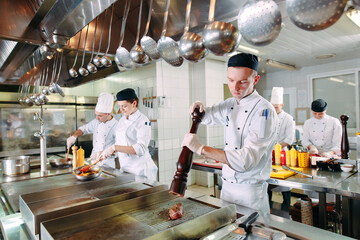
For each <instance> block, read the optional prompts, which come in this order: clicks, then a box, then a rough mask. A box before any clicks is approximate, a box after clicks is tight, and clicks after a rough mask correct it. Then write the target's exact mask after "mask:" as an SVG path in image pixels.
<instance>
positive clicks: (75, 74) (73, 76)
mask: <svg viewBox="0 0 360 240" xmlns="http://www.w3.org/2000/svg"><path fill="white" fill-rule="evenodd" d="M81 34H82V30H81V31H80V35H79V41H78V44H77V48H76V55H75V60H74V63H73V65H72V67H71V68H70V69H69V74H70V76H71V77H72V78H77V77H78V73H77V71H76V69H75V64H76V61H77V58H78V55H79V46H80V41H81Z"/></svg>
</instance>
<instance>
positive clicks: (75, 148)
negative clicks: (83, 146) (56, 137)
mask: <svg viewBox="0 0 360 240" xmlns="http://www.w3.org/2000/svg"><path fill="white" fill-rule="evenodd" d="M77 149H78V147H77V146H75V145H74V146H72V147H71V150H72V154H73V160H72V167H73V169H75V168H77V167H79V166H78V159H77Z"/></svg>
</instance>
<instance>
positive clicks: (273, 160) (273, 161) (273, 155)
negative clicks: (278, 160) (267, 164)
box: [271, 150, 275, 165]
mask: <svg viewBox="0 0 360 240" xmlns="http://www.w3.org/2000/svg"><path fill="white" fill-rule="evenodd" d="M271 164H272V165H275V150H272V160H271Z"/></svg>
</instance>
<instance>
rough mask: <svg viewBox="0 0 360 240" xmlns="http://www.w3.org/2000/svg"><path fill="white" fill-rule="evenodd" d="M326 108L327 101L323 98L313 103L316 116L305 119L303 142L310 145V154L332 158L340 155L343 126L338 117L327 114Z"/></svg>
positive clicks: (313, 111) (312, 108) (304, 144)
mask: <svg viewBox="0 0 360 240" xmlns="http://www.w3.org/2000/svg"><path fill="white" fill-rule="evenodd" d="M326 109H327V103H326V102H325V101H324V100H323V99H316V100H315V101H313V102H312V103H311V110H312V114H313V116H314V117H312V118H310V119H308V120H306V121H305V123H304V128H303V129H304V134H303V136H302V139H301V142H302V145H303V146H306V147H308V149H309V155H313V154H319V155H320V156H323V157H328V158H331V157H334V155H335V154H337V155H340V145H341V134H342V128H341V124H340V121H339V120H338V119H336V118H334V117H331V116H329V115H327V114H326Z"/></svg>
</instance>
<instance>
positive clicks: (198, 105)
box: [189, 101, 204, 115]
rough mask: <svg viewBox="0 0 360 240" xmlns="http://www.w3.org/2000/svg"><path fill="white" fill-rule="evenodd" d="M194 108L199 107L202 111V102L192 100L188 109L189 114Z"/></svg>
mask: <svg viewBox="0 0 360 240" xmlns="http://www.w3.org/2000/svg"><path fill="white" fill-rule="evenodd" d="M195 108H199V110H200V112H203V111H204V104H203V103H202V102H200V101H196V102H194V103H193V104H192V105H191V106H190V109H189V112H190V115H191V114H192V113H193V112H194V110H195Z"/></svg>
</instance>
